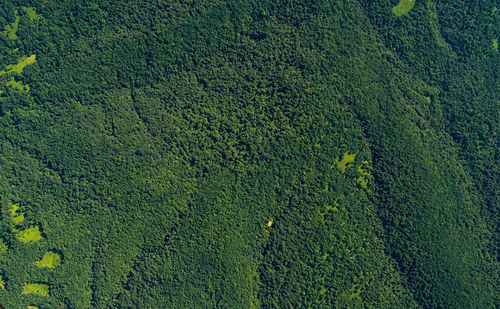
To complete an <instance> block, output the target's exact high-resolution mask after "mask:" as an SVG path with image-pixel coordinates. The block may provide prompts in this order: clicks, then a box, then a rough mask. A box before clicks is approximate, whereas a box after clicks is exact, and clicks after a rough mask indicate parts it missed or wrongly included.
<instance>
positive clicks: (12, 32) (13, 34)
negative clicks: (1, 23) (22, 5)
mask: <svg viewBox="0 0 500 309" xmlns="http://www.w3.org/2000/svg"><path fill="white" fill-rule="evenodd" d="M15 12H16V17H15V21H14V22H13V23H12V24H9V25H5V29H4V31H3V35H5V36H6V37H7V38H8V39H9V40H16V39H17V38H18V37H17V30H18V28H19V21H20V20H21V17H20V16H19V13H18V11H17V10H16V11H15Z"/></svg>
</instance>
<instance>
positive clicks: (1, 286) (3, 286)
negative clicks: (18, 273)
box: [0, 275, 5, 289]
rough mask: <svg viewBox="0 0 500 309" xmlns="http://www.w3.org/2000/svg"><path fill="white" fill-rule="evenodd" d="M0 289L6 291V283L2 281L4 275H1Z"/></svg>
mask: <svg viewBox="0 0 500 309" xmlns="http://www.w3.org/2000/svg"><path fill="white" fill-rule="evenodd" d="M0 288H2V289H5V282H4V281H3V279H2V275H0Z"/></svg>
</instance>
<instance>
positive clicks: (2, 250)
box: [0, 239, 9, 254]
mask: <svg viewBox="0 0 500 309" xmlns="http://www.w3.org/2000/svg"><path fill="white" fill-rule="evenodd" d="M8 249H9V247H7V245H6V244H5V243H4V241H3V240H2V239H0V254H1V253H5V252H7V250H8Z"/></svg>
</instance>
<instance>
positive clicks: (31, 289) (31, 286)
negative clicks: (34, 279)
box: [21, 283, 49, 296]
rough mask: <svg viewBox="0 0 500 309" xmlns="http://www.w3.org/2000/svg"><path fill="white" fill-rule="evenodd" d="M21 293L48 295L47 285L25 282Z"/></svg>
mask: <svg viewBox="0 0 500 309" xmlns="http://www.w3.org/2000/svg"><path fill="white" fill-rule="evenodd" d="M21 294H23V295H24V294H38V295H40V296H48V295H49V286H48V285H46V284H42V283H27V284H25V285H24V288H23V291H22V292H21Z"/></svg>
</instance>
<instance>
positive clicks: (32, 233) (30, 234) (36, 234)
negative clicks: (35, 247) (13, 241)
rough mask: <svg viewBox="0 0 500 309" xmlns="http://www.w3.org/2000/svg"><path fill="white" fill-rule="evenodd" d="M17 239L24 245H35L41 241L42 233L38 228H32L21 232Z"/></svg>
mask: <svg viewBox="0 0 500 309" xmlns="http://www.w3.org/2000/svg"><path fill="white" fill-rule="evenodd" d="M17 238H18V239H19V240H20V241H22V242H23V243H25V244H27V243H33V242H37V241H39V240H41V239H42V238H43V237H42V233H40V230H39V228H38V226H34V227H30V228H27V229H25V230H22V231H19V232H18V233H17Z"/></svg>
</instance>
